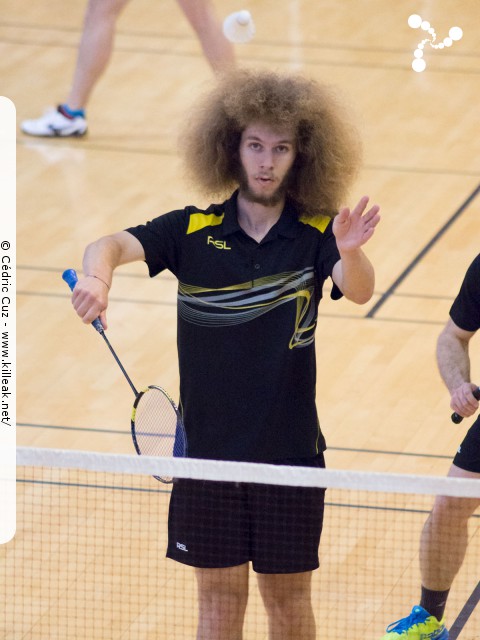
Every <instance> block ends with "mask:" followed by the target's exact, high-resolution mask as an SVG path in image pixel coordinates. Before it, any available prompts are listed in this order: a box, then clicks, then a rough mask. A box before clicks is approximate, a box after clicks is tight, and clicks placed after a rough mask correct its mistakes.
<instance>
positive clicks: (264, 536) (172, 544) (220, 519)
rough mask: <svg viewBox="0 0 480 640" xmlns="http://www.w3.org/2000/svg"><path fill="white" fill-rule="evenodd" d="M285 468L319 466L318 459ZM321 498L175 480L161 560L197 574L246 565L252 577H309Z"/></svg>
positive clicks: (312, 493) (304, 491)
mask: <svg viewBox="0 0 480 640" xmlns="http://www.w3.org/2000/svg"><path fill="white" fill-rule="evenodd" d="M282 464H287V463H286V462H285V461H284V462H283V463H282ZM288 464H295V466H308V467H319V468H323V467H324V466H325V462H324V458H323V454H320V455H319V456H317V457H315V458H309V459H308V460H303V461H299V460H296V461H295V463H292V462H289V463H288ZM324 498H325V489H317V488H310V487H289V486H285V487H284V486H279V485H264V484H254V483H235V482H216V481H210V480H187V479H178V480H176V481H175V482H174V484H173V489H172V496H171V499H170V510H169V517H168V549H167V557H168V558H172V559H173V560H176V561H177V562H182V563H183V564H188V565H190V566H193V567H198V568H225V567H235V566H238V565H241V564H244V563H245V562H249V561H251V562H252V566H253V569H254V570H255V571H256V572H258V573H300V572H302V571H312V570H313V569H317V568H318V566H319V561H318V546H319V543H320V534H321V532H322V524H323V508H324Z"/></svg>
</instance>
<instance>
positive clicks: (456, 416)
mask: <svg viewBox="0 0 480 640" xmlns="http://www.w3.org/2000/svg"><path fill="white" fill-rule="evenodd" d="M472 393H473V395H474V396H475V398H476V399H477V400H480V387H477V388H476V389H474V390H473V392H472ZM462 420H463V416H461V415H459V414H458V413H457V412H456V411H455V412H454V413H452V422H454V423H455V424H460V422H461V421H462Z"/></svg>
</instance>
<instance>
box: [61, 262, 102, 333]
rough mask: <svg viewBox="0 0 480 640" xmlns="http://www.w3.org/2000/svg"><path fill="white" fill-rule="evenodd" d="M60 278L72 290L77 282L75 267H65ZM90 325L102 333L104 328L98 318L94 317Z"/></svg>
mask: <svg viewBox="0 0 480 640" xmlns="http://www.w3.org/2000/svg"><path fill="white" fill-rule="evenodd" d="M62 279H63V280H65V282H66V283H67V284H68V286H69V287H70V291H73V290H74V289H75V285H76V284H77V282H78V276H77V272H76V271H75V269H66V270H65V271H64V272H63V273H62ZM92 325H93V326H94V327H95V329H96V330H97V331H98V333H103V331H104V329H103V324H102V323H101V321H100V318H96V319H95V320H94V321H93V322H92Z"/></svg>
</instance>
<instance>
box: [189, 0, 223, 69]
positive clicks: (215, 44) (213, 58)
mask: <svg viewBox="0 0 480 640" xmlns="http://www.w3.org/2000/svg"><path fill="white" fill-rule="evenodd" d="M177 2H178V4H179V6H180V7H181V9H182V11H183V13H184V14H185V17H186V18H187V20H188V21H189V23H190V24H191V26H192V28H193V30H194V31H195V33H196V34H197V37H198V39H199V40H200V44H201V46H202V49H203V53H204V54H205V57H206V58H207V60H208V62H209V64H210V66H211V67H212V69H213V70H214V71H216V72H222V71H226V70H228V68H230V67H234V66H235V52H234V48H233V45H232V43H231V42H230V41H229V40H227V38H226V37H225V36H224V35H223V30H222V25H221V22H220V21H219V20H218V18H217V15H216V13H215V10H214V7H213V4H212V2H210V0H177Z"/></svg>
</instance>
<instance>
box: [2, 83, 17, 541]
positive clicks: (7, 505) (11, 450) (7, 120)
mask: <svg viewBox="0 0 480 640" xmlns="http://www.w3.org/2000/svg"><path fill="white" fill-rule="evenodd" d="M15 133H16V112H15V105H14V104H13V102H12V101H11V100H9V99H8V98H6V97H4V96H0V218H1V221H2V224H1V227H0V268H1V271H0V276H1V279H0V282H1V284H0V290H1V291H0V302H1V304H0V307H1V314H0V334H1V340H0V342H1V344H0V383H1V400H0V405H1V411H0V419H1V422H0V512H1V516H0V544H4V543H6V542H9V541H10V540H11V539H12V538H13V536H14V535H15V529H16V450H15V447H16V378H15V373H16V364H17V363H16V295H15V290H16V270H15V266H16V148H15V144H16V139H15Z"/></svg>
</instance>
